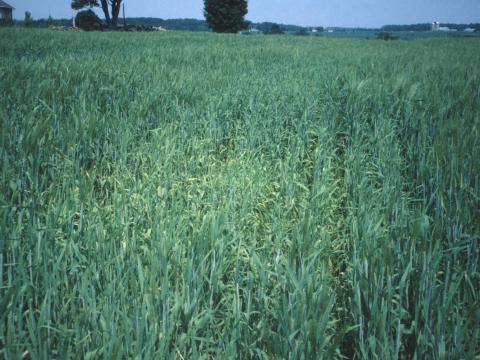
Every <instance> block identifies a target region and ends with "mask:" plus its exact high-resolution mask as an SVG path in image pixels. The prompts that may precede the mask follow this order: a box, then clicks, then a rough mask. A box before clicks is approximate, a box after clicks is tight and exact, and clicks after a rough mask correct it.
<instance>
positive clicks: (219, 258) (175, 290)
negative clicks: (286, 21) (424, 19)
mask: <svg viewBox="0 0 480 360" xmlns="http://www.w3.org/2000/svg"><path fill="white" fill-rule="evenodd" d="M119 58H121V59H122V61H115V60H116V59H119ZM112 62H114V63H115V66H112ZM479 63H480V40H479V39H475V38H474V39H443V40H438V39H430V40H416V41H395V42H385V41H368V40H349V39H327V38H321V37H302V38H299V37H287V36H271V37H248V36H247V37H243V36H237V35H217V34H208V33H203V34H192V33H189V34H185V33H154V34H128V33H97V34H92V33H67V32H65V33H63V32H53V31H39V30H26V29H2V30H0V93H1V94H2V96H1V97H0V121H1V128H2V132H1V138H0V142H1V143H0V144H1V145H0V151H1V178H0V357H2V358H5V359H17V358H21V357H22V355H23V357H24V358H28V357H30V358H32V359H33V358H35V359H37V358H43V359H47V358H86V359H93V358H104V359H112V358H117V359H125V358H143V359H147V358H158V359H161V358H180V359H182V358H184V359H197V358H219V359H221V358H264V359H267V358H268V359H273V358H282V359H287V358H290V359H301V358H304V359H312V358H326V359H330V358H339V357H340V355H344V356H347V357H348V358H353V357H356V358H363V359H370V358H378V359H396V358H402V359H407V358H408V359H409V358H416V359H424V358H429V359H462V358H465V359H473V358H475V356H478V354H479V352H480V348H479V329H480V324H479V322H480V308H479V303H480V302H479V296H480V295H479V294H480V286H479V282H480V269H479V242H480V157H479V156H478V154H479V153H480V146H479V145H480V144H479V141H480V140H479V139H480V134H479V126H480V124H479V122H480V92H479V89H480V67H479V66H478V65H479Z"/></svg>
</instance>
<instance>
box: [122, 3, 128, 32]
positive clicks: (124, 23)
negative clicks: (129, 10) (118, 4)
mask: <svg viewBox="0 0 480 360" xmlns="http://www.w3.org/2000/svg"><path fill="white" fill-rule="evenodd" d="M122 5H123V27H127V21H126V20H125V1H124V2H123V4H122Z"/></svg>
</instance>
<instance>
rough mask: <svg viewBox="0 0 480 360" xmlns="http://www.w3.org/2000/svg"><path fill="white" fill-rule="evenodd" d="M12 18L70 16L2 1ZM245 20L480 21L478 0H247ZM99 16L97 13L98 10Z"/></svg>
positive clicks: (62, 7)
mask: <svg viewBox="0 0 480 360" xmlns="http://www.w3.org/2000/svg"><path fill="white" fill-rule="evenodd" d="M5 1H6V2H7V3H9V4H10V5H12V6H13V7H14V8H15V10H14V17H15V18H16V19H23V17H24V13H25V11H27V10H29V11H30V12H31V13H32V16H33V18H34V19H40V18H47V17H48V16H49V15H51V16H52V17H54V18H70V17H71V13H72V12H71V10H70V1H69V0H5ZM124 2H125V9H126V16H127V17H160V18H163V19H174V18H196V19H203V1H202V0H124ZM248 10H249V11H248V15H247V16H246V18H247V19H248V20H250V21H253V22H263V21H271V22H277V23H283V24H294V25H303V26H344V27H380V26H382V25H387V24H416V23H430V22H433V21H440V22H443V23H474V22H480V0H249V1H248ZM100 14H101V13H100Z"/></svg>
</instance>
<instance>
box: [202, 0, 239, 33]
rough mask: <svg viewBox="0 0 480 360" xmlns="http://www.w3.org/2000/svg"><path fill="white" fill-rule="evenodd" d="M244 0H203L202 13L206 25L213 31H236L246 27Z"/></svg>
mask: <svg viewBox="0 0 480 360" xmlns="http://www.w3.org/2000/svg"><path fill="white" fill-rule="evenodd" d="M247 12H248V4H247V1H246V0H204V14H205V19H206V20H207V23H208V26H209V27H210V28H211V29H212V30H213V31H215V32H221V33H236V32H238V31H240V30H243V29H245V28H247V26H248V23H247V22H246V21H245V15H246V14H247Z"/></svg>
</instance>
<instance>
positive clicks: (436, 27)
mask: <svg viewBox="0 0 480 360" xmlns="http://www.w3.org/2000/svg"><path fill="white" fill-rule="evenodd" d="M430 30H432V31H440V22H438V21H435V22H433V23H432V24H431V27H430Z"/></svg>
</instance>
